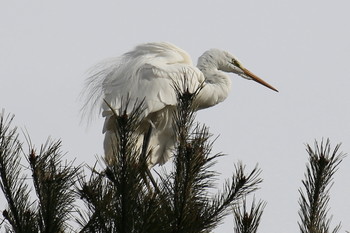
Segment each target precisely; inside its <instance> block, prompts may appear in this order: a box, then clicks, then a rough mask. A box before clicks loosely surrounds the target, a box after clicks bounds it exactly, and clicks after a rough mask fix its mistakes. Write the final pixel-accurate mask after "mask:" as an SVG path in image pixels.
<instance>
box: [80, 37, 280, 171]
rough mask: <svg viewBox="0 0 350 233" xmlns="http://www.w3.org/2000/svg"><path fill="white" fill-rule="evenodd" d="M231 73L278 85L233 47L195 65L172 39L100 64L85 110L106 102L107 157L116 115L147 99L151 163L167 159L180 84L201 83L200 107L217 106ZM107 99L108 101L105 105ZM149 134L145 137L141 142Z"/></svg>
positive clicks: (110, 156) (110, 154)
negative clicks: (258, 72) (261, 75)
mask: <svg viewBox="0 0 350 233" xmlns="http://www.w3.org/2000/svg"><path fill="white" fill-rule="evenodd" d="M225 72H232V73H236V74H238V75H240V76H242V77H244V78H247V79H251V80H254V81H257V82H259V83H261V84H263V85H265V86H267V87H269V88H271V89H273V90H275V91H277V90H276V89H275V88H273V87H272V86H270V85H269V84H267V83H266V82H264V81H263V80H261V79H260V78H258V77H257V76H255V75H254V74H252V73H251V72H250V71H248V70H247V69H245V68H244V67H243V66H242V65H241V63H240V62H239V61H238V60H237V58H235V57H234V56H232V55H231V54H229V53H228V52H225V51H221V50H218V49H211V50H208V51H207V52H205V53H204V54H203V55H202V56H201V57H200V58H199V59H198V65H197V67H195V66H193V64H192V61H191V58H190V56H189V55H188V54H187V53H186V52H185V51H184V50H182V49H180V48H178V47H176V46H175V45H172V44H170V43H164V42H163V43H147V44H141V45H139V46H137V47H136V48H135V49H134V50H132V51H130V52H127V53H125V54H124V55H122V56H121V57H119V58H115V59H110V60H108V61H105V62H102V63H100V64H98V65H97V66H96V67H94V69H93V73H92V75H91V76H90V77H89V78H88V80H87V85H86V90H85V93H84V94H85V96H86V103H85V104H84V107H83V110H84V111H83V114H91V113H92V112H94V110H95V109H96V106H102V115H103V117H105V123H104V126H103V133H104V134H105V140H104V150H105V158H106V160H107V161H111V160H113V149H112V148H113V144H114V143H116V139H115V136H114V132H113V131H114V128H113V127H114V124H113V123H112V122H111V121H113V114H112V111H111V109H110V107H109V106H108V105H110V106H112V107H113V109H114V110H116V112H118V111H119V109H120V108H121V107H122V104H124V105H125V100H126V99H128V100H129V101H130V102H129V105H128V106H129V109H128V111H129V112H130V111H131V109H132V107H133V106H134V104H135V103H139V102H140V101H142V100H144V107H145V111H144V115H143V119H144V120H143V124H144V125H145V126H144V127H141V128H140V131H142V132H137V133H138V134H140V135H143V134H144V133H145V131H146V130H147V129H148V127H149V125H152V127H153V129H152V135H151V139H150V144H149V150H150V151H151V156H150V159H149V164H150V166H153V165H156V164H164V163H165V162H166V161H167V160H168V159H169V158H170V157H171V150H172V149H173V147H174V134H173V128H172V110H173V108H174V107H175V105H176V104H177V99H176V94H175V90H174V83H178V84H181V83H183V81H184V79H186V84H187V85H188V87H189V90H190V91H195V90H196V89H197V88H198V87H199V86H200V85H203V89H202V90H201V92H200V93H199V95H198V97H197V99H196V105H197V106H198V108H199V109H202V108H207V107H211V106H213V105H215V104H218V103H219V102H221V101H223V100H225V99H226V97H227V95H228V93H229V90H230V87H231V80H230V78H229V77H228V76H227V74H226V73H225ZM104 101H106V102H107V103H108V105H107V104H105V102H104ZM142 141H143V136H141V137H140V138H139V146H141V144H142Z"/></svg>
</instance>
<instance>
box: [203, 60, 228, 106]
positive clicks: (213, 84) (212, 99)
mask: <svg viewBox="0 0 350 233" xmlns="http://www.w3.org/2000/svg"><path fill="white" fill-rule="evenodd" d="M203 56H204V55H203ZM197 67H198V69H199V70H200V71H201V72H202V73H203V75H204V78H205V85H204V86H203V89H202V90H201V92H200V93H199V95H198V99H199V101H198V102H199V105H200V106H199V108H208V107H211V106H214V105H216V104H218V103H220V102H222V101H224V100H225V99H226V98H227V96H228V93H229V91H230V90H231V79H230V77H229V76H228V75H227V73H225V72H223V71H221V70H219V68H218V67H219V66H218V64H217V63H216V62H215V61H213V60H211V59H210V57H209V59H208V58H207V57H204V58H202V59H201V58H200V59H199V60H198V65H197Z"/></svg>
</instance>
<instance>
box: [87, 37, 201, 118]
mask: <svg viewBox="0 0 350 233" xmlns="http://www.w3.org/2000/svg"><path fill="white" fill-rule="evenodd" d="M102 64H103V65H102V67H101V68H100V69H97V70H96V71H95V73H94V74H93V75H92V76H91V77H90V79H89V81H88V86H89V85H90V87H88V89H90V93H91V96H93V97H91V96H88V98H90V100H89V101H90V104H93V105H95V106H96V104H97V103H98V102H100V103H102V110H103V113H104V115H109V114H111V111H110V107H109V106H108V105H110V106H111V107H112V108H113V109H114V110H116V111H117V112H118V110H119V109H120V108H121V107H122V106H125V103H126V101H128V107H129V109H128V111H131V109H132V108H133V107H134V105H135V104H137V103H140V102H141V101H144V108H145V112H144V114H145V115H148V114H149V113H152V112H156V111H159V110H161V109H162V108H164V107H165V106H168V105H175V104H176V94H175V91H174V83H176V84H181V83H183V82H184V80H186V82H187V83H186V84H187V85H188V86H189V88H190V91H193V90H195V88H197V87H198V86H199V85H200V84H201V83H202V82H203V81H204V77H203V74H202V73H201V72H200V71H199V70H198V69H197V68H196V67H195V66H193V65H192V61H191V59H190V57H189V55H188V54H187V53H186V52H185V51H184V50H182V49H180V48H177V47H176V46H174V45H172V44H169V43H148V44H143V45H140V46H137V47H136V48H135V49H134V50H132V51H130V52H128V53H126V54H124V55H123V56H122V57H120V58H117V59H112V60H110V61H109V62H104V63H102ZM100 66H101V65H100ZM191 89H192V90H191ZM104 101H106V102H107V103H108V105H107V104H103V102H104ZM87 105H89V104H87Z"/></svg>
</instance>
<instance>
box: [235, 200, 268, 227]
mask: <svg viewBox="0 0 350 233" xmlns="http://www.w3.org/2000/svg"><path fill="white" fill-rule="evenodd" d="M265 206H266V202H263V201H259V202H258V204H255V200H253V202H252V206H251V208H250V211H249V212H248V209H247V201H246V199H244V200H243V205H242V206H241V207H237V208H234V211H233V212H234V220H235V225H236V226H235V229H234V230H235V233H256V232H257V230H258V227H259V224H260V220H261V216H262V214H263V211H264V208H265Z"/></svg>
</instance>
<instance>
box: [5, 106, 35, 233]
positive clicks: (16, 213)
mask: <svg viewBox="0 0 350 233" xmlns="http://www.w3.org/2000/svg"><path fill="white" fill-rule="evenodd" d="M13 118H14V116H10V115H7V116H5V113H4V111H2V112H1V114H0V176H1V179H0V187H1V190H2V191H3V193H4V195H5V198H6V200H7V203H8V209H7V210H4V211H3V216H4V218H5V219H6V220H7V221H8V223H9V225H10V227H9V228H10V229H12V230H11V231H13V232H20V233H29V232H38V231H37V230H38V229H37V226H36V224H35V223H36V221H35V213H34V211H33V210H32V209H31V205H32V203H30V201H29V200H30V199H29V193H30V189H29V187H28V185H27V184H26V183H25V179H26V177H25V176H24V175H21V174H23V173H22V168H21V164H20V162H21V159H20V153H21V152H22V144H21V143H20V142H19V140H18V133H17V131H16V128H13V129H11V128H10V126H11V123H12V120H13Z"/></svg>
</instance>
